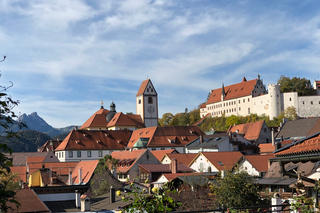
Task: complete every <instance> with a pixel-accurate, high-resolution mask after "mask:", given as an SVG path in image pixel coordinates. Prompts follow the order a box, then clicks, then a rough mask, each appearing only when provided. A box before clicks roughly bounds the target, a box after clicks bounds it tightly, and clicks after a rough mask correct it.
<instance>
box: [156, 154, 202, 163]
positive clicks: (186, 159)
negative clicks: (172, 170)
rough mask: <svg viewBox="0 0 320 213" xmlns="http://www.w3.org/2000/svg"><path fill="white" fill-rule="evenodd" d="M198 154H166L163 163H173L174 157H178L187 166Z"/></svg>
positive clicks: (179, 161)
mask: <svg viewBox="0 0 320 213" xmlns="http://www.w3.org/2000/svg"><path fill="white" fill-rule="evenodd" d="M196 156H197V153H168V154H165V155H164V156H163V157H162V159H161V161H160V162H161V163H162V164H171V163H172V160H173V159H176V161H177V162H178V163H182V164H184V165H186V166H188V165H189V164H190V162H191V161H192V160H193V159H194V158H195V157H196Z"/></svg>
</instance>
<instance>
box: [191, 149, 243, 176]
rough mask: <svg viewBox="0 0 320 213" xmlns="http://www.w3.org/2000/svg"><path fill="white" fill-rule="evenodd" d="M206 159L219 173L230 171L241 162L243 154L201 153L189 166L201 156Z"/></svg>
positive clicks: (236, 152)
mask: <svg viewBox="0 0 320 213" xmlns="http://www.w3.org/2000/svg"><path fill="white" fill-rule="evenodd" d="M200 155H203V156H204V157H206V158H207V159H208V160H209V161H210V162H211V163H212V164H213V165H214V166H215V167H216V168H217V169H218V170H219V171H221V170H229V169H231V168H233V166H234V165H235V164H236V163H237V162H238V161H239V159H240V158H241V157H242V154H241V152H238V151H233V152H200V153H198V155H197V156H196V157H195V158H194V159H193V161H192V162H191V163H190V164H189V166H190V165H191V164H192V163H193V162H194V161H195V160H196V159H197V158H198V157H199V156H200Z"/></svg>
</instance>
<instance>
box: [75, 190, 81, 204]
mask: <svg viewBox="0 0 320 213" xmlns="http://www.w3.org/2000/svg"><path fill="white" fill-rule="evenodd" d="M76 208H80V192H79V191H78V190H76Z"/></svg>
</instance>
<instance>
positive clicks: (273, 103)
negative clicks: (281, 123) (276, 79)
mask: <svg viewBox="0 0 320 213" xmlns="http://www.w3.org/2000/svg"><path fill="white" fill-rule="evenodd" d="M268 95H269V100H270V102H269V103H268V106H267V107H268V112H269V117H270V119H273V118H275V117H278V116H279V115H280V113H281V97H280V85H279V84H269V85H268Z"/></svg>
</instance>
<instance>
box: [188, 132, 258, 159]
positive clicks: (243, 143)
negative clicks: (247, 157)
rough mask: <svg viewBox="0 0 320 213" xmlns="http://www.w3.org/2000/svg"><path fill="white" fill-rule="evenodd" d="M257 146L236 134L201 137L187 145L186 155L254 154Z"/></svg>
mask: <svg viewBox="0 0 320 213" xmlns="http://www.w3.org/2000/svg"><path fill="white" fill-rule="evenodd" d="M255 150H256V145H255V144H253V143H252V142H250V141H248V140H247V139H245V138H244V137H243V136H242V135H241V134H237V133H236V132H229V133H217V134H212V135H200V136H199V137H198V138H196V139H195V140H193V141H191V142H190V143H188V144H187V145H186V153H199V152H231V151H241V152H242V153H246V154H252V153H254V151H255Z"/></svg>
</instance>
